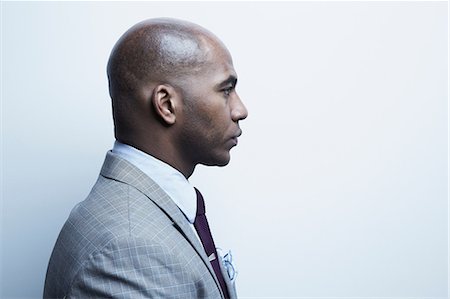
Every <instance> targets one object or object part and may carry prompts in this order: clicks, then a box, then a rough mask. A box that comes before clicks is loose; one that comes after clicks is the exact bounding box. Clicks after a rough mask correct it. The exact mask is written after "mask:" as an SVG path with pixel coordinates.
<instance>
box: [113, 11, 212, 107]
mask: <svg viewBox="0 0 450 299" xmlns="http://www.w3.org/2000/svg"><path fill="white" fill-rule="evenodd" d="M211 42H212V43H220V41H219V40H218V39H217V38H216V37H215V36H214V35H213V34H212V33H211V32H209V31H207V30H206V29H204V28H203V27H200V26H198V25H196V24H193V23H189V22H186V21H181V20H175V19H150V20H146V21H143V22H140V23H138V24H136V25H135V26H133V27H132V28H130V29H129V30H128V31H127V32H125V34H123V36H122V37H121V38H120V39H119V41H118V42H117V43H116V45H115V47H114V49H113V50H112V52H111V56H110V58H109V62H108V69H107V70H108V78H109V87H110V94H111V97H112V98H113V100H114V99H115V98H118V97H122V96H127V97H136V96H138V95H139V93H141V90H142V88H143V86H144V85H147V84H149V83H151V82H158V83H170V84H172V85H175V86H176V85H177V81H179V79H180V78H181V77H183V76H186V75H191V74H195V73H197V72H200V71H201V69H202V67H204V66H205V64H207V62H208V56H209V55H208V54H209V52H210V49H209V44H210V43H211Z"/></svg>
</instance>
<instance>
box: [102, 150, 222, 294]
mask: <svg viewBox="0 0 450 299" xmlns="http://www.w3.org/2000/svg"><path fill="white" fill-rule="evenodd" d="M100 173H101V175H102V176H104V177H107V178H110V179H113V180H117V181H121V182H123V183H126V184H128V185H131V186H133V187H134V188H136V189H137V190H139V191H140V192H142V193H143V194H145V195H146V196H147V197H148V198H149V199H150V200H151V201H153V202H154V203H155V204H156V205H157V206H158V207H159V208H160V209H161V210H162V211H163V212H164V213H165V214H166V215H167V217H169V218H170V219H171V220H172V221H173V223H174V226H175V227H176V228H177V230H178V231H179V232H180V233H181V234H182V235H183V236H184V238H185V239H187V241H188V242H189V243H190V244H191V246H192V247H193V248H194V249H195V251H196V252H197V254H198V255H199V256H200V257H201V258H202V260H203V262H204V263H205V266H206V267H207V268H208V270H209V272H210V273H211V275H212V276H213V278H214V281H215V282H216V285H217V287H218V289H219V290H220V293H221V295H222V297H224V295H223V293H222V289H221V288H220V284H219V281H218V280H217V277H216V275H215V274H214V270H213V268H212V266H211V263H210V262H209V260H208V257H207V256H206V253H205V250H204V249H203V246H202V245H201V243H200V242H199V240H198V238H197V236H196V235H195V233H194V232H193V230H192V228H191V227H190V226H189V224H188V222H187V219H186V217H185V216H184V214H183V213H182V212H181V211H180V209H179V208H178V207H177V205H176V204H175V203H174V202H173V200H172V199H170V197H169V196H168V195H167V194H166V193H165V192H164V191H163V190H162V189H161V188H160V187H159V186H158V185H157V184H156V183H155V182H154V181H153V180H152V179H151V178H149V177H148V176H147V175H146V174H144V173H143V172H142V171H141V170H140V169H139V168H137V167H136V166H134V165H133V164H131V163H129V162H128V161H126V160H125V159H122V158H120V157H119V156H117V155H115V154H113V153H112V152H110V151H109V152H108V153H107V154H106V158H105V162H104V163H103V167H102V170H101V172H100Z"/></svg>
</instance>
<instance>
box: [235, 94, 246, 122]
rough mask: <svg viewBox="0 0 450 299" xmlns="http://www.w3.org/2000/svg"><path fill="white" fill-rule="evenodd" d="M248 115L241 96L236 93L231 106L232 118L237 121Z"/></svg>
mask: <svg viewBox="0 0 450 299" xmlns="http://www.w3.org/2000/svg"><path fill="white" fill-rule="evenodd" d="M247 116H248V111H247V108H246V107H245V105H244V103H242V101H241V98H240V97H239V96H238V95H237V94H236V96H235V97H234V101H233V105H232V107H231V119H232V120H233V121H235V122H237V121H240V120H243V119H245V118H246V117H247Z"/></svg>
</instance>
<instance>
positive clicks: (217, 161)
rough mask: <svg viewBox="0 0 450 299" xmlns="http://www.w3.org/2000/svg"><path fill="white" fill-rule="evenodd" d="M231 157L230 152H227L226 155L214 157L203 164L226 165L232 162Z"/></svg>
mask: <svg viewBox="0 0 450 299" xmlns="http://www.w3.org/2000/svg"><path fill="white" fill-rule="evenodd" d="M230 159H231V157H230V153H227V154H226V155H221V156H216V157H212V158H210V159H208V160H207V161H205V162H203V163H201V164H203V165H206V166H225V165H228V163H230Z"/></svg>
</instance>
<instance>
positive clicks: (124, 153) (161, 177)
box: [112, 141, 197, 234]
mask: <svg viewBox="0 0 450 299" xmlns="http://www.w3.org/2000/svg"><path fill="white" fill-rule="evenodd" d="M112 152H113V153H114V154H116V155H118V156H120V157H121V158H123V159H125V160H127V161H128V162H130V163H131V164H133V165H134V166H136V167H137V168H139V169H140V170H141V171H142V172H143V173H145V174H146V175H147V176H148V177H150V178H151V179H152V180H154V181H155V183H156V184H158V185H159V186H160V187H161V189H163V190H164V192H166V193H167V195H169V197H170V198H171V199H172V200H173V201H174V202H175V204H176V205H177V206H178V208H179V209H180V210H181V211H182V212H183V214H184V215H185V216H186V219H187V220H188V221H189V223H190V224H191V227H192V228H193V229H194V232H195V234H197V232H196V231H195V228H194V226H193V225H194V221H195V215H196V212H197V195H196V193H195V190H194V187H193V186H192V185H191V183H189V181H188V180H187V179H186V178H185V177H184V175H182V174H181V172H179V171H178V170H176V169H175V168H173V167H172V166H170V165H169V164H167V163H165V162H163V161H161V160H158V159H156V158H155V157H153V156H151V155H149V154H147V153H144V152H143V151H140V150H138V149H136V148H134V147H132V146H130V145H127V144H123V143H120V142H119V141H115V142H114V147H113V149H112Z"/></svg>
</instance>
